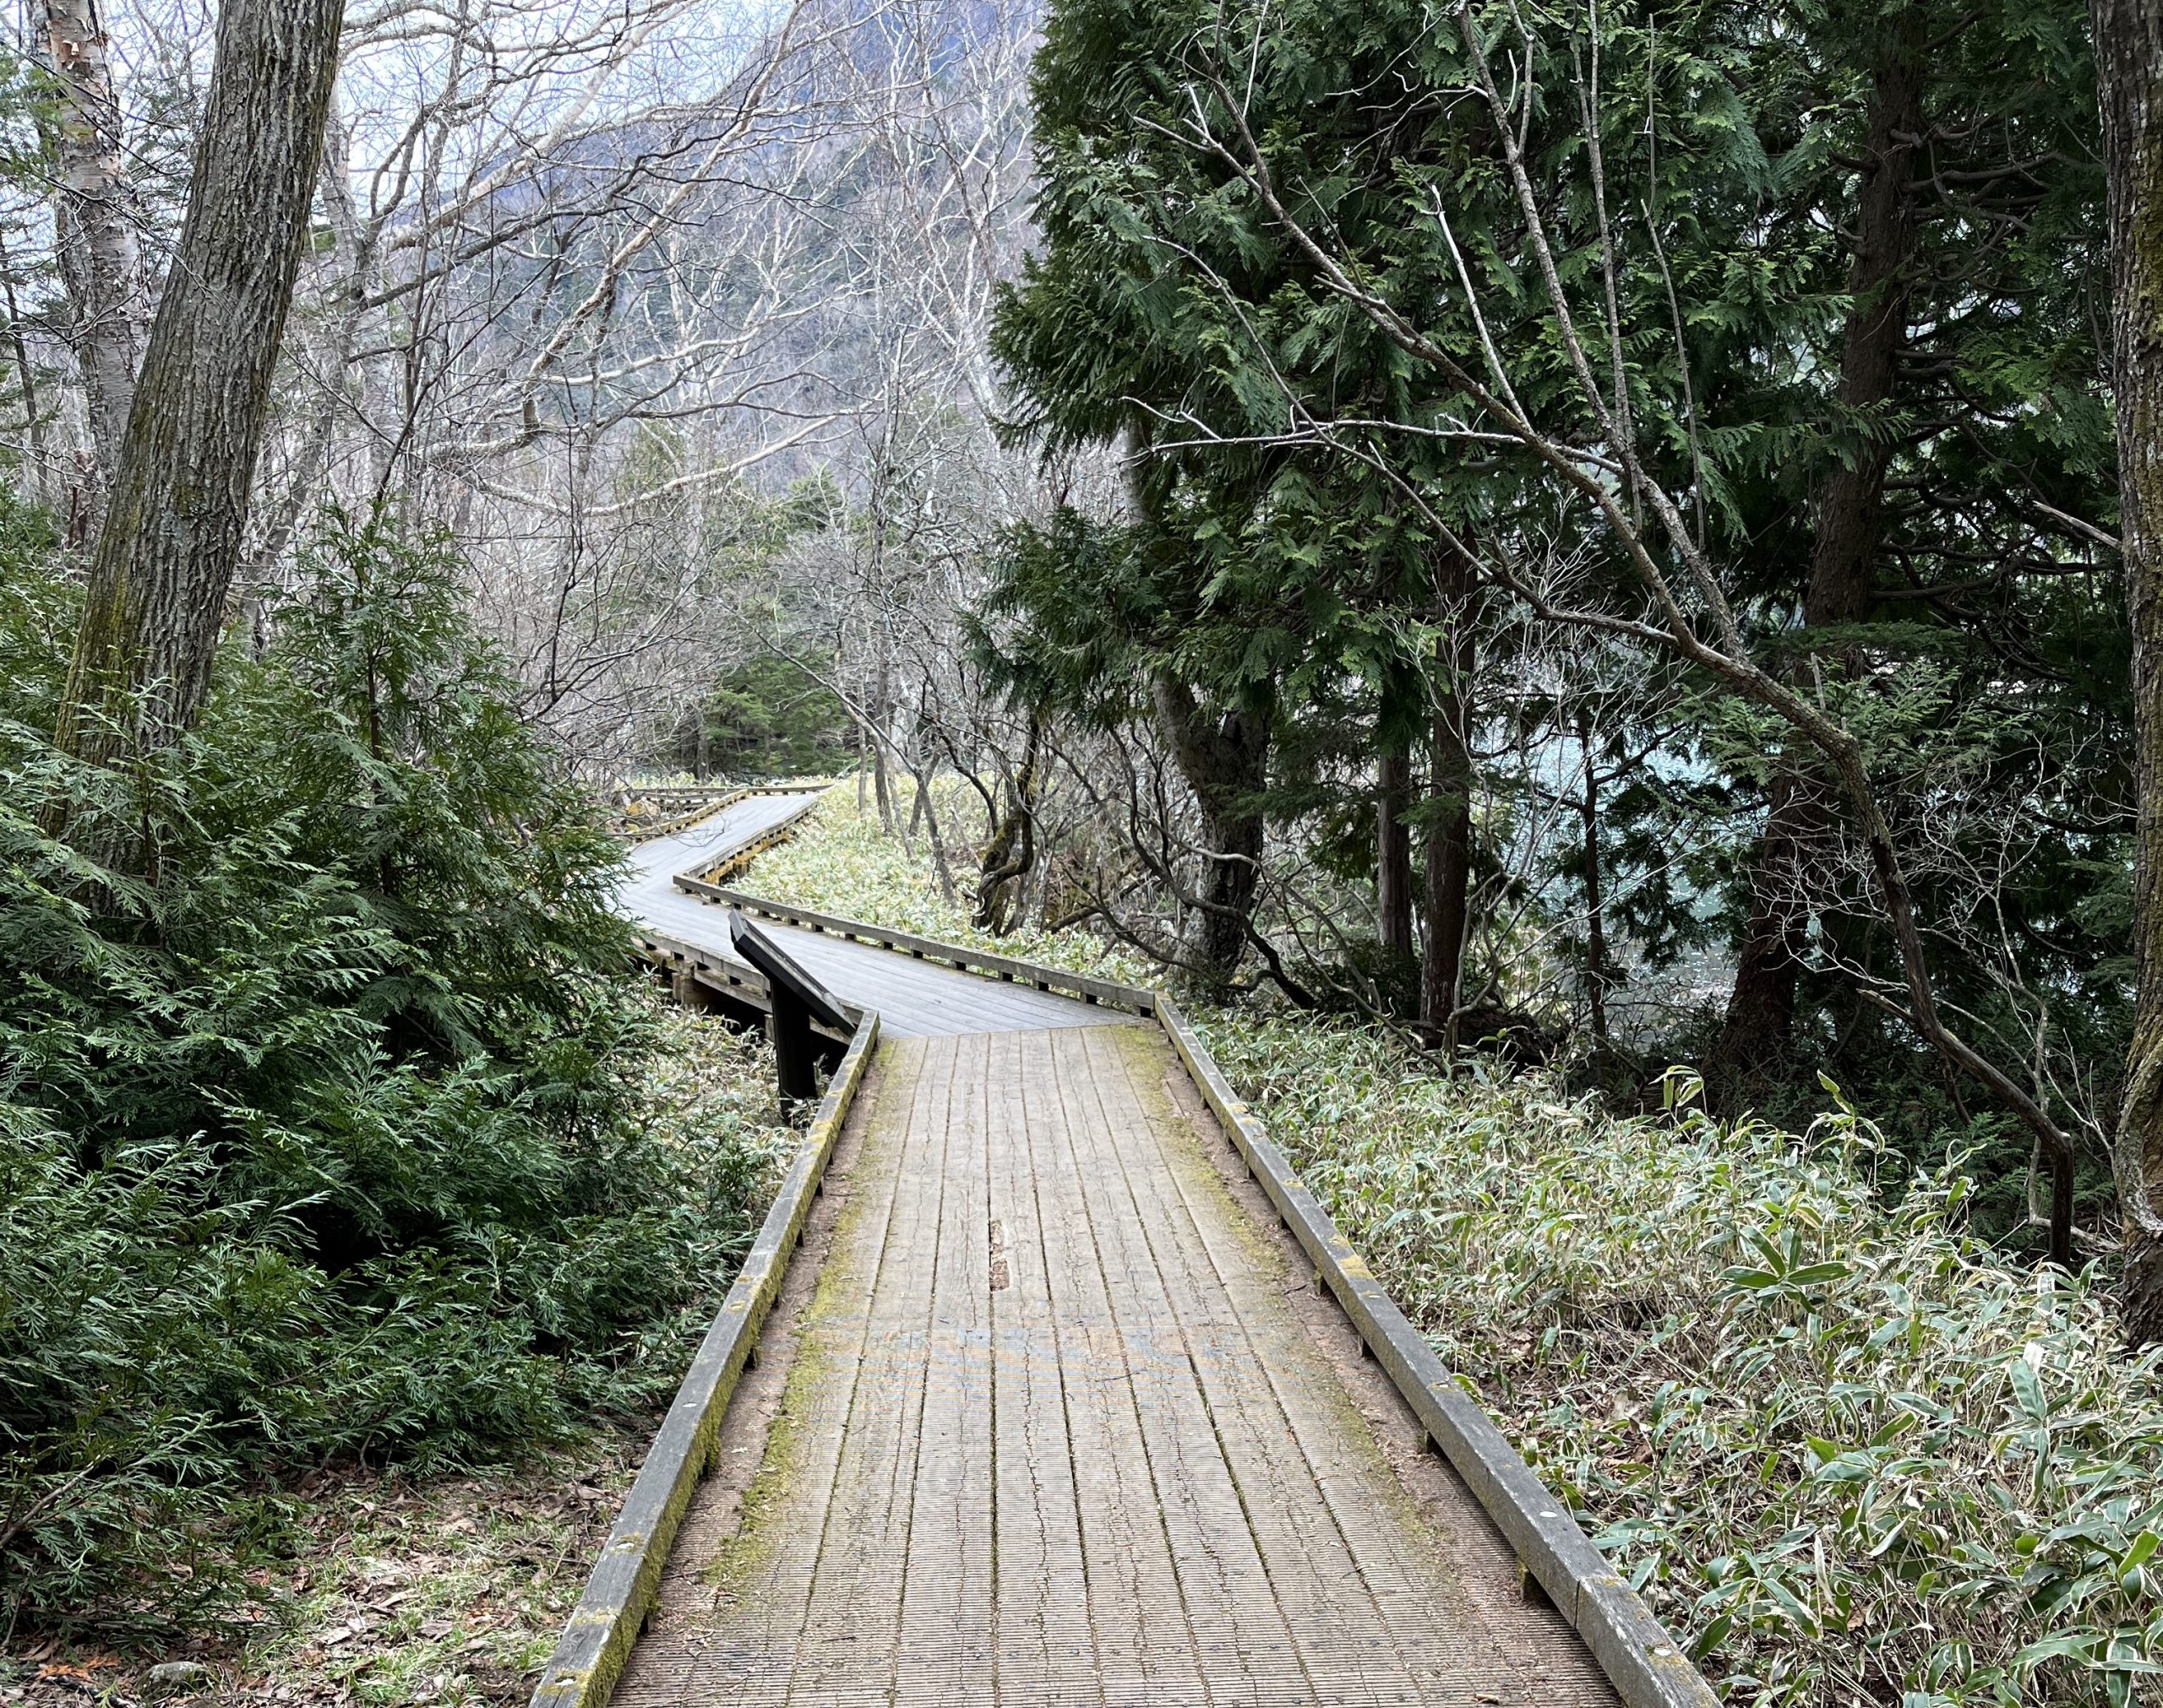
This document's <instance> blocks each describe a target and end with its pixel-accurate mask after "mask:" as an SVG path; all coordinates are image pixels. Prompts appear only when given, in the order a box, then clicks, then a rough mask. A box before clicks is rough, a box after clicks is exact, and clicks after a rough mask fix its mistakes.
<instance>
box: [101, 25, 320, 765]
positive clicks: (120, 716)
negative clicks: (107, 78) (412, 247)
mask: <svg viewBox="0 0 2163 1708" xmlns="http://www.w3.org/2000/svg"><path fill="white" fill-rule="evenodd" d="M343 12H344V4H343V0H227V3H226V6H225V8H224V9H223V11H222V12H221V14H220V15H219V19H218V44H217V52H216V57H215V60H214V62H213V64H212V69H211V73H210V99H209V101H207V103H206V104H205V106H204V114H203V130H202V140H201V142H200V144H199V145H198V148H197V151H196V159H195V172H194V177H193V182H192V183H191V185H190V188H189V191H188V215H187V218H186V220H184V222H183V225H182V226H181V233H180V242H179V245H178V247H177V248H176V250H175V251H174V253H173V263H172V274H171V277H170V279H169V280H168V281H167V283H166V290H165V294H164V297H163V300H162V301H161V302H160V303H159V305H158V314H157V319H156V322H155V324H154V325H153V326H152V327H151V329H150V348H149V352H148V354H147V356H145V358H144V364H143V375H142V380H141V383H140V384H139V387H138V389H137V392H136V397H135V403H134V407H133V413H132V414H131V415H130V416H129V417H128V432H127V437H126V438H125V440H124V441H123V445H122V449H121V455H120V461H119V465H118V468H117V471H116V474H115V477H114V480H113V482H112V494H111V499H110V502H109V503H108V505H107V508H106V521H105V525H104V527H103V529H102V530H101V532H100V534H99V536H98V543H97V550H96V553H95V556H94V557H93V558H92V560H91V564H90V590H89V596H88V599H87V602H86V605H85V607H84V614H83V626H82V629H81V632H80V633H79V634H78V635H77V637H76V642H75V655H74V664H73V666H72V667H71V669H70V671H69V672H68V698H67V701H66V703H65V704H63V707H62V708H61V719H60V731H59V738H60V741H61V743H62V745H63V747H66V748H70V749H72V750H73V751H74V752H76V753H80V754H82V755H84V757H87V758H92V759H110V758H112V756H113V755H114V754H115V753H117V752H118V751H119V750H120V748H121V746H122V745H123V737H118V736H117V734H116V726H117V725H118V724H119V723H120V721H123V720H124V721H125V725H124V726H125V727H130V728H133V730H135V731H136V732H138V735H139V739H140V740H141V741H142V742H144V743H145V744H148V745H151V746H157V745H162V744H163V743H164V742H167V741H169V740H170V739H172V737H173V736H174V735H175V734H177V732H180V731H182V730H184V729H186V728H187V727H188V726H189V725H190V724H191V723H192V722H193V721H194V719H195V716H196V714H197V713H198V711H199V710H200V709H201V707H202V704H203V701H204V696H205V695H206V694H208V693H209V691H210V666H211V663H212V661H213V659H214V658H215V655H216V652H217V645H218V635H219V632H220V630H221V628H222V627H223V626H224V621H225V608H226V593H227V590H229V588H230V587H231V585H232V576H233V570H234V568H235V566H236V565H237V563H238V562H239V559H240V551H241V535H242V527H243V525H245V523H246V521H247V517H248V493H249V489H250V487H251V486H252V484H253V476H254V472H255V454H256V450H257V447H258V445H259V443H260V440H261V438H262V433H263V422H264V415H265V413H266V411H267V409H268V405H269V402H270V377H271V372H272V369H273V367H274V366H275V362H276V361H277V356H278V344H279V340H280V338H281V335H283V333H284V330H285V324H286V309H287V308H288V307H289V306H290V305H291V301H292V294H293V277H294V274H295V272H296V270H297V268H298V266H299V264H300V253H301V247H302V243H303V242H304V241H305V239H306V237H307V233H308V209H309V205H310V203H311V201H312V200H313V193H314V187H315V178H316V167H317V164H318V161H319V156H320V155H321V152H322V146H323V128H324V116H325V113H326V112H327V111H328V108H329V106H330V83H331V78H332V76H333V74H334V73H335V71H336V69H337V63H338V38H339V27H340V23H341V18H342V14H343ZM138 695H142V696H144V699H143V700H142V701H141V703H139V704H132V703H131V702H133V701H134V700H135V699H136V696H138ZM101 710H102V711H103V712H104V713H105V714H106V715H100V713H101Z"/></svg>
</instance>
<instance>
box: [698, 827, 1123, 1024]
mask: <svg viewBox="0 0 2163 1708" xmlns="http://www.w3.org/2000/svg"><path fill="white" fill-rule="evenodd" d="M790 822H791V823H793V819H792V820H791V821H790ZM776 828H777V829H778V828H779V827H776ZM736 858H737V856H736V855H735V854H734V853H733V852H732V853H731V854H730V855H729V856H727V860H728V861H733V860H735V859H736ZM715 863H716V862H711V861H710V862H706V865H707V868H708V869H711V867H712V866H713V865H714V864H715ZM675 884H676V887H677V888H678V889H681V890H683V891H684V893H685V894H686V895H695V896H697V897H698V898H699V899H700V900H701V901H712V902H717V903H719V904H720V905H721V906H724V907H733V908H735V909H736V910H737V911H739V912H743V913H755V914H757V915H759V916H760V917H761V918H765V919H772V920H778V921H779V922H781V923H782V924H783V925H794V926H800V927H803V928H804V929H805V930H807V931H814V932H816V933H819V934H820V935H821V936H823V937H838V938H845V939H847V941H850V942H853V943H863V944H869V945H870V946H871V947H872V948H874V949H886V950H889V951H890V952H891V953H893V954H896V955H907V956H908V957H909V958H910V959H911V960H935V961H937V962H939V963H940V965H942V966H951V967H954V968H956V969H957V970H959V971H962V972H973V973H980V974H983V976H986V977H989V978H995V979H997V980H999V981H1000V982H1001V983H1004V984H1026V985H1028V986H1031V987H1033V988H1035V989H1037V990H1043V991H1053V992H1056V993H1059V994H1060V995H1062V996H1075V997H1079V998H1081V1000H1082V1001H1083V1002H1086V1003H1092V1004H1098V1005H1099V1006H1101V1007H1104V1008H1115V1009H1126V1010H1127V1011H1128V1012H1130V1013H1132V1014H1152V1013H1154V1012H1155V1010H1156V1004H1157V993H1156V992H1154V991H1152V990H1147V989H1145V988H1143V987H1141V986H1139V985H1131V984H1118V983H1115V982H1113V981H1112V980H1110V979H1108V978H1096V977H1093V976H1091V975H1090V974H1088V973H1086V972H1069V971H1066V970H1065V968H1063V967H1056V966H1039V965H1038V964H1037V963H1036V962H1035V961H1030V960H1015V959H1014V958H1013V957H1012V956H1011V955H993V954H991V953H989V951H988V950H985V949H965V948H963V947H962V945H961V944H956V943H945V942H942V941H941V940H940V939H939V938H935V937H918V935H917V934H916V933H913V932H908V931H894V930H891V929H889V928H888V927H885V926H883V925H871V924H868V923H866V922H864V921H863V920H861V919H848V918H845V917H842V915H840V914H838V913H821V912H820V911H818V910H817V909H815V908H810V907H798V906H794V905H793V904H792V903H789V902H786V901H776V900H773V898H772V897H771V896H766V895H749V894H748V893H747V892H745V891H744V890H741V889H728V888H727V887H725V886H723V885H722V884H715V883H712V882H710V881H709V880H707V879H706V878H700V877H698V876H696V875H695V874H694V873H689V872H679V873H677V874H676V877H675Z"/></svg>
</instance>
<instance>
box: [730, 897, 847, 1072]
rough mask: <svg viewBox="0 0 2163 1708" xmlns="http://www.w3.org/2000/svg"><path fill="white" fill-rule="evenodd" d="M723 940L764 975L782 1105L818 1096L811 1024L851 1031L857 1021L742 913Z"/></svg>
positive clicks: (817, 1050)
mask: <svg viewBox="0 0 2163 1708" xmlns="http://www.w3.org/2000/svg"><path fill="white" fill-rule="evenodd" d="M728 938H729V942H730V944H731V945H732V946H733V948H734V949H735V950H736V952H737V954H738V955H741V956H742V957H743V958H744V960H747V961H749V963H750V964H751V965H752V966H754V967H755V968H756V969H757V970H758V971H760V972H761V973H763V974H764V975H765V981H766V992H767V999H768V1000H769V1001H770V1002H771V1004H772V1005H773V1017H774V1031H773V1038H774V1066H775V1069H776V1075H777V1077H778V1078H779V1080H780V1081H781V1101H782V1108H783V1109H784V1110H793V1109H794V1108H795V1107H798V1105H800V1104H802V1103H804V1102H806V1101H809V1100H810V1099H811V1098H813V1097H815V1096H818V1093H819V1081H818V1076H817V1074H816V1073H815V1068H816V1066H817V1063H818V1060H819V1057H820V1053H821V1050H820V1040H818V1039H817V1038H815V1036H813V1035H812V1031H811V1025H812V1023H813V1022H814V1021H816V1022H818V1023H819V1024H820V1025H823V1026H828V1027H831V1028H832V1029H833V1030H835V1031H839V1032H842V1033H848V1032H853V1031H855V1030H856V1023H855V1022H854V1021H853V1020H851V1019H850V1018H849V1016H848V1014H847V1011H846V1010H844V1009H842V1005H841V1004H839V1003H837V1002H836V1001H835V1000H834V999H833V998H832V997H831V996H830V995H828V994H827V993H826V987H825V986H824V985H822V984H820V982H819V981H818V980H816V979H815V978H813V977H812V976H811V975H810V974H809V973H808V972H806V971H804V969H803V968H802V967H800V966H798V965H797V964H796V963H795V962H794V961H793V960H790V959H789V958H788V956H787V955H784V954H783V953H782V950H781V948H780V946H779V945H778V944H776V943H775V942H774V940H773V939H772V938H770V937H768V936H767V935H766V934H765V933H764V932H763V931H761V930H760V929H759V927H757V926H755V925H754V924H752V923H751V922H750V921H749V920H748V919H746V918H744V916H743V915H742V914H740V913H731V914H730V915H729V916H728Z"/></svg>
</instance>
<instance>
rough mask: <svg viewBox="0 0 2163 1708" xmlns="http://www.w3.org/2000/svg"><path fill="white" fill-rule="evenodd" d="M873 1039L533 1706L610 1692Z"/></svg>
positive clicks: (745, 1273) (813, 1133)
mask: <svg viewBox="0 0 2163 1708" xmlns="http://www.w3.org/2000/svg"><path fill="white" fill-rule="evenodd" d="M878 1042H879V1016H878V1015H877V1014H866V1015H865V1016H864V1021H863V1024H862V1025H859V1026H858V1028H857V1032H856V1036H855V1037H854V1038H853V1040H851V1042H850V1043H849V1047H848V1052H847V1054H846V1055H844V1056H843V1057H842V1061H841V1065H840V1066H839V1067H838V1068H836V1069H835V1070H834V1076H833V1078H832V1080H831V1081H829V1082H828V1084H827V1086H826V1095H825V1097H824V1098H823V1099H821V1100H820V1104H819V1111H818V1113H817V1114H816V1115H815V1116H814V1117H813V1118H812V1121H811V1125H810V1128H809V1130H808V1131H806V1133H805V1134H804V1142H803V1143H802V1145H800V1146H798V1150H797V1153H796V1160H795V1161H794V1162H793V1163H792V1164H791V1165H790V1167H789V1171H788V1173H787V1177H786V1178H784V1179H783V1180H782V1185H781V1190H780V1191H779V1192H778V1193H777V1194H776V1195H775V1198H774V1202H773V1206H772V1208H771V1209H770V1210H767V1212H766V1219H765V1221H764V1222H763V1223H762V1224H760V1228H759V1237H758V1238H757V1239H756V1240H755V1241H754V1242H753V1243H752V1246H751V1251H750V1254H749V1256H748V1257H746V1258H745V1259H744V1267H743V1269H742V1270H739V1271H738V1274H737V1277H736V1281H735V1283H734V1285H733V1286H731V1287H730V1288H729V1290H728V1296H727V1297H726V1298H725V1299H723V1300H722V1305H721V1309H720V1310H719V1311H718V1312H717V1313H716V1315H715V1317H714V1319H713V1323H712V1325H711V1327H709V1328H708V1329H707V1330H706V1338H705V1340H704V1341H701V1342H700V1346H699V1350H698V1354H697V1356H696V1357H694V1358H693V1359H692V1360H691V1368H689V1370H687V1371H686V1372H685V1373H684V1381H683V1384H682V1385H681V1386H680V1387H678V1389H677V1390H676V1398H675V1400H674V1401H673V1402H672V1403H671V1404H670V1406H669V1407H668V1414H667V1417H664V1418H663V1419H662V1424H661V1428H660V1430H659V1431H658V1432H657V1433H656V1434H655V1436H654V1438H653V1445H652V1446H651V1448H650V1449H648V1450H647V1452H646V1462H645V1463H644V1464H643V1465H641V1466H640V1467H639V1474H638V1477H637V1478H636V1480H635V1482H633V1483H632V1484H631V1492H630V1493H629V1494H628V1495H626V1496H625V1497H624V1505H623V1509H622V1510H621V1511H620V1512H619V1513H618V1515H617V1516H616V1522H615V1524H614V1525H613V1526H612V1527H611V1528H610V1530H609V1531H608V1540H607V1542H605V1543H604V1544H602V1550H601V1558H600V1559H599V1560H598V1561H597V1563H596V1564H595V1565H594V1568H593V1572H592V1575H591V1576H590V1577H589V1578H588V1579H587V1580H586V1592H585V1593H584V1594H583V1595H582V1596H580V1597H579V1603H578V1606H577V1607H575V1609H574V1610H573V1611H572V1613H571V1616H570V1618H569V1621H568V1622H567V1623H566V1624H565V1625H564V1634H563V1635H562V1636H561V1637H560V1638H559V1639H558V1640H557V1643H556V1650H555V1653H554V1654H553V1656H550V1658H549V1662H548V1666H547V1667H545V1668H544V1669H543V1670H542V1674H541V1682H540V1683H539V1684H537V1686H536V1687H535V1689H534V1692H533V1708H601V1705H602V1704H603V1703H605V1702H607V1700H608V1696H609V1694H610V1692H612V1691H613V1689H615V1688H616V1681H617V1679H618V1677H620V1676H621V1674H622V1673H623V1670H624V1662H626V1661H628V1660H629V1657H630V1652H631V1645H633V1644H634V1643H635V1642H636V1641H637V1640H638V1635H639V1632H640V1629H641V1628H642V1627H643V1626H644V1624H645V1623H646V1615H647V1613H649V1612H651V1609H652V1607H653V1605H654V1602H655V1601H656V1600H657V1597H658V1596H659V1594H660V1591H661V1575H662V1568H663V1567H664V1566H665V1565H666V1564H667V1559H668V1550H669V1548H670V1546H671V1545H672V1544H673V1542H675V1540H676V1531H677V1528H678V1526H680V1525H681V1524H682V1523H683V1520H684V1511H685V1510H686V1509H688V1508H689V1505H690V1504H691V1496H692V1494H693V1493H694V1492H695V1490H696V1489H697V1488H698V1485H699V1479H700V1476H701V1474H702V1473H703V1472H704V1471H705V1470H706V1463H707V1461H708V1460H709V1459H710V1458H711V1455H712V1453H713V1449H714V1444H715V1442H716V1439H717V1438H718V1436H719V1434H720V1433H721V1422H722V1414H723V1413H724V1412H727V1409H728V1401H729V1397H730V1396H731V1395H733V1393H734V1392H735V1391H736V1383H737V1379H738V1377H740V1376H741V1375H742V1374H743V1373H744V1365H745V1364H746V1363H748V1362H749V1358H750V1356H751V1352H752V1350H753V1348H754V1347H755V1346H756V1344H757V1342H758V1338H759V1329H760V1325H761V1324H762V1323H763V1322H764V1321H765V1316H766V1313H767V1311H768V1310H769V1309H771V1308H772V1305H773V1302H774V1299H775V1297H776V1295H777V1294H778V1293H779V1292H780V1291H781V1283H782V1276H784V1275H785V1274H786V1273H787V1269H788V1261H789V1258H790V1256H791V1255H792V1254H793V1253H794V1251H795V1248H796V1241H797V1236H798V1233H800V1232H802V1230H803V1227H804V1218H805V1217H806V1216H809V1214H810V1210H811V1204H812V1200H813V1199H814V1198H815V1196H816V1194H817V1193H818V1189H819V1183H820V1181H821V1180H822V1179H823V1178H825V1172H826V1164H827V1162H828V1161H829V1160H830V1159H831V1157H832V1156H833V1152H834V1144H835V1141H836V1140H837V1139H838V1138H839V1136H840V1134H841V1130H842V1123H844V1122H845V1121H846V1120H847V1118H848V1112H849V1107H850V1106H851V1105H852V1104H853V1102H854V1101H855V1099H856V1093H857V1091H858V1088H859V1087H860V1086H861V1085H863V1083H864V1069H865V1066H866V1064H867V1063H869V1061H870V1059H871V1053H872V1051H873V1049H874V1047H876V1046H877V1044H878Z"/></svg>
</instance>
